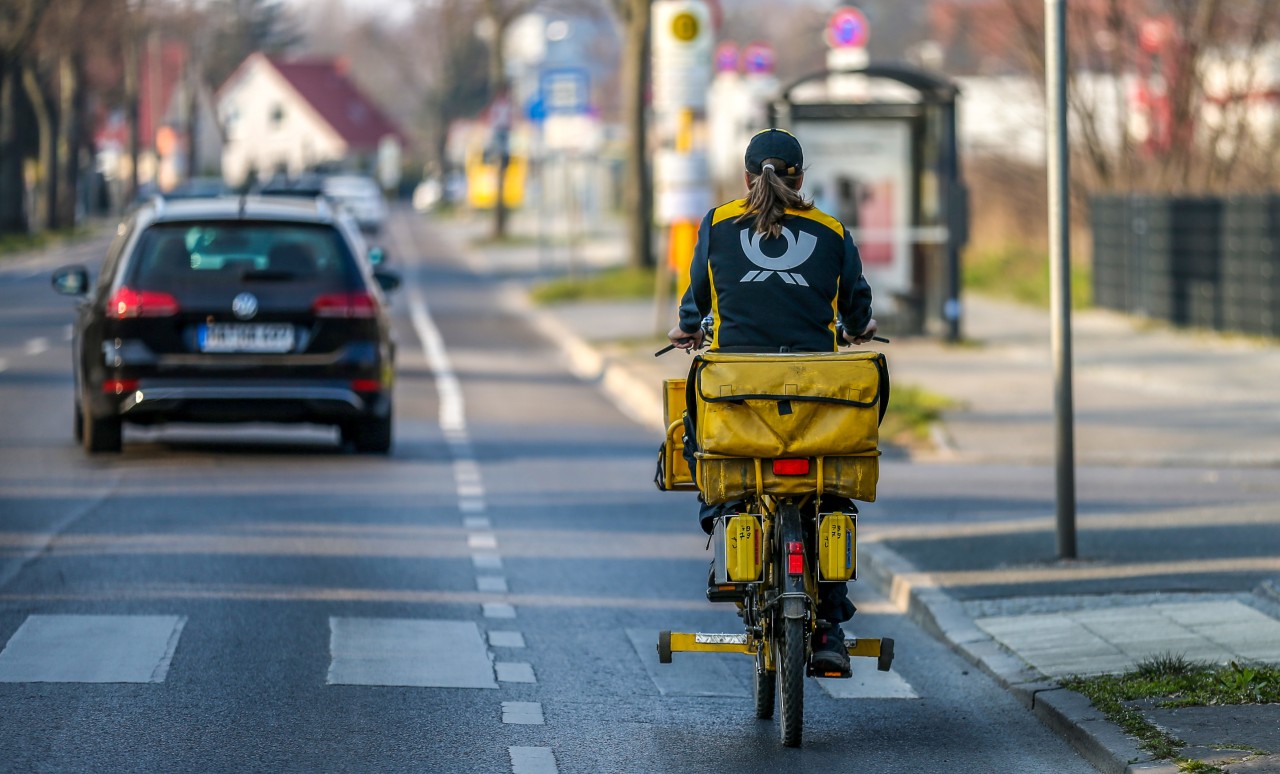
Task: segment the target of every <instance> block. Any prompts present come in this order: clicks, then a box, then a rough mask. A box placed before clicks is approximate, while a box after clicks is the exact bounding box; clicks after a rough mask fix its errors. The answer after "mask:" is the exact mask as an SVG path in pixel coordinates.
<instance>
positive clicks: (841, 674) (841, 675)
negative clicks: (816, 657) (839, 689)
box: [805, 664, 853, 679]
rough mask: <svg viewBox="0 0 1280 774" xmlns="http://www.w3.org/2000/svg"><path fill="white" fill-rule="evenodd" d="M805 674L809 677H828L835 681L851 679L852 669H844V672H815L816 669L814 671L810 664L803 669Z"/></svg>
mask: <svg viewBox="0 0 1280 774" xmlns="http://www.w3.org/2000/svg"><path fill="white" fill-rule="evenodd" d="M805 673H806V674H807V675H808V676H809V677H830V678H835V679H843V678H849V677H853V670H852V669H846V670H844V671H843V672H839V671H834V670H817V669H814V668H813V665H812V664H810V665H809V666H808V667H807V668H806V669H805Z"/></svg>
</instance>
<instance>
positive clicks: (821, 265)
mask: <svg viewBox="0 0 1280 774" xmlns="http://www.w3.org/2000/svg"><path fill="white" fill-rule="evenodd" d="M745 162H746V171H745V181H746V185H747V190H748V193H747V197H746V198H745V199H737V200H734V201H731V202H728V203H727V204H722V205H720V206H719V207H716V208H715V209H713V210H711V211H710V212H708V213H707V214H706V216H705V217H704V218H703V219H702V224H701V225H700V226H699V228H698V242H697V246H696V247H695V248H694V255H693V264H692V265H691V266H690V269H689V289H688V291H687V292H686V293H685V295H684V298H683V299H682V300H681V302H680V310H679V314H680V320H679V323H678V324H677V325H676V326H675V327H674V328H672V329H671V331H670V332H669V333H668V334H667V336H668V338H669V339H670V340H671V343H672V344H673V345H674V346H676V347H678V348H680V349H683V350H686V351H688V350H692V349H696V348H699V347H701V345H702V340H703V332H702V327H701V324H702V320H703V318H704V317H707V316H710V317H711V319H712V323H713V327H714V330H715V344H714V346H713V349H716V350H720V351H724V352H834V351H836V350H837V349H839V347H840V346H841V344H843V343H848V344H863V343H865V342H867V341H870V340H871V337H872V336H873V335H875V333H876V328H877V326H876V321H875V319H873V318H872V316H871V287H870V286H869V285H868V284H867V281H866V278H865V277H863V275H862V260H861V258H860V257H859V256H858V248H857V246H856V245H854V243H853V238H852V237H851V236H850V235H849V232H848V231H847V230H846V229H845V227H844V226H843V225H842V224H841V223H840V221H838V220H836V219H835V218H833V217H831V216H830V215H828V214H826V213H825V212H822V211H821V210H819V209H817V208H816V207H814V205H813V202H812V201H810V200H808V199H805V198H804V197H803V196H802V195H801V194H800V192H799V189H800V187H801V185H803V183H804V152H803V150H802V149H801V147H800V142H799V141H798V140H797V139H796V138H795V137H794V136H792V135H791V134H790V133H789V132H786V131H784V130H782V129H766V130H764V131H762V132H759V133H758V134H756V135H755V136H754V137H752V138H751V142H750V143H749V144H748V145H747V150H746V154H745ZM693 438H694V436H693V435H692V434H691V433H690V434H687V437H686V438H685V449H686V456H687V457H688V458H689V459H690V464H691V465H692V464H693V463H692V459H693V458H692V456H691V455H692V453H693V451H694V449H693V446H694V443H693ZM699 500H700V501H701V497H699ZM822 508H823V510H839V509H845V510H846V511H847V512H856V510H855V509H854V508H853V503H852V501H850V500H845V499H842V498H833V497H824V498H823V503H822ZM736 510H737V504H734V503H729V504H723V505H718V506H709V505H706V504H705V503H703V504H702V506H701V509H700V513H699V519H700V523H701V526H702V528H703V530H704V531H706V532H707V533H708V534H710V533H711V531H712V527H713V522H714V519H715V518H716V517H718V516H720V515H721V514H723V513H726V512H734V511H736ZM848 593H849V592H848V587H847V586H846V585H845V584H843V583H823V584H821V591H820V594H819V599H818V609H817V614H818V618H819V619H820V620H821V621H822V622H823V624H824V625H822V626H820V627H819V628H818V630H817V631H816V632H815V636H814V639H813V660H812V664H813V666H814V667H815V669H822V670H824V671H845V670H847V669H848V666H849V656H848V653H847V652H846V651H845V646H844V633H843V632H842V631H841V629H840V624H841V623H842V622H844V621H847V620H849V619H850V618H851V617H852V616H853V613H854V607H853V603H851V602H850V601H849V596H848Z"/></svg>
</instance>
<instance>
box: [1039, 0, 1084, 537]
mask: <svg viewBox="0 0 1280 774" xmlns="http://www.w3.org/2000/svg"><path fill="white" fill-rule="evenodd" d="M1044 5H1045V67H1044V75H1045V98H1046V101H1047V102H1048V105H1047V108H1048V110H1047V112H1048V115H1047V118H1048V121H1047V128H1048V138H1047V143H1046V144H1047V146H1048V156H1049V159H1048V160H1049V306H1050V309H1049V313H1050V316H1051V317H1052V334H1051V336H1050V342H1051V343H1050V347H1051V349H1052V357H1053V393H1054V415H1055V418H1056V427H1055V431H1056V432H1055V440H1056V455H1057V456H1056V459H1057V490H1058V491H1057V494H1058V497H1057V509H1058V558H1059V559H1074V558H1076V475H1075V464H1076V461H1075V456H1076V455H1075V435H1074V433H1075V419H1074V417H1073V413H1072V403H1073V401H1072V397H1071V234H1070V219H1069V217H1068V216H1069V214H1070V206H1071V200H1070V198H1069V196H1070V180H1071V177H1070V174H1069V171H1068V170H1069V167H1068V160H1067V149H1068V142H1067V0H1045V3H1044Z"/></svg>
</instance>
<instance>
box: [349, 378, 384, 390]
mask: <svg viewBox="0 0 1280 774" xmlns="http://www.w3.org/2000/svg"><path fill="white" fill-rule="evenodd" d="M351 389H352V390H354V391H356V392H378V391H379V390H381V389H382V382H381V381H379V380H377V379H352V380H351Z"/></svg>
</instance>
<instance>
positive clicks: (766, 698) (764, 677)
mask: <svg viewBox="0 0 1280 774" xmlns="http://www.w3.org/2000/svg"><path fill="white" fill-rule="evenodd" d="M755 672H756V679H755V693H756V717H757V718H759V719H760V720H768V719H770V718H772V717H773V705H774V697H775V696H777V692H778V673H777V672H766V671H765V670H764V654H763V653H757V654H756V669H755Z"/></svg>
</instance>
